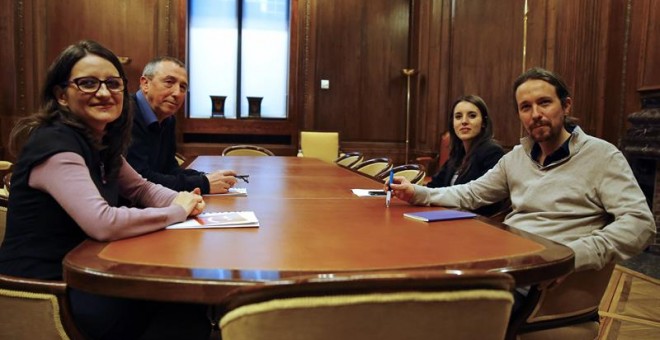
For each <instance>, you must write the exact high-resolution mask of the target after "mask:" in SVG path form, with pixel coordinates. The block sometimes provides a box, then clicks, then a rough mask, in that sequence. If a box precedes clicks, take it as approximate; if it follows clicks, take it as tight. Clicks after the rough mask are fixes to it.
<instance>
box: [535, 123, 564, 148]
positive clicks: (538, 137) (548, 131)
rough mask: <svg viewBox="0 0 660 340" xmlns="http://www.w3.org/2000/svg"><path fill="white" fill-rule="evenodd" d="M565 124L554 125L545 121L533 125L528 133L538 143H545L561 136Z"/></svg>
mask: <svg viewBox="0 0 660 340" xmlns="http://www.w3.org/2000/svg"><path fill="white" fill-rule="evenodd" d="M563 128H564V127H563V126H552V125H550V124H545V123H537V124H534V125H532V126H531V127H530V128H529V129H528V131H527V133H528V134H529V136H530V137H531V138H532V140H533V141H534V142H536V143H543V142H547V141H551V140H554V139H557V138H560V136H561V132H562V129H563Z"/></svg>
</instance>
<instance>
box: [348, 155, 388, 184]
mask: <svg viewBox="0 0 660 340" xmlns="http://www.w3.org/2000/svg"><path fill="white" fill-rule="evenodd" d="M354 169H355V171H357V172H358V173H361V174H363V175H365V176H367V177H371V178H373V179H375V180H377V181H380V178H379V177H378V175H380V174H381V173H382V172H385V171H390V169H392V160H391V159H390V158H388V157H381V158H372V159H368V160H366V161H364V162H362V163H360V165H358V166H356V167H355V168H354Z"/></svg>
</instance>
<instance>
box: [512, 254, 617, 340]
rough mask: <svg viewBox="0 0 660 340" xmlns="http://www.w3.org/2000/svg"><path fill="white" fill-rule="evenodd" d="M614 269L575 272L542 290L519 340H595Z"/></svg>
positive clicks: (609, 265)
mask: <svg viewBox="0 0 660 340" xmlns="http://www.w3.org/2000/svg"><path fill="white" fill-rule="evenodd" d="M614 266H615V264H614V263H610V264H608V265H607V266H605V267H604V268H602V269H600V270H584V271H580V272H575V273H572V274H571V275H569V276H568V277H567V278H566V279H565V280H564V281H563V282H562V283H561V284H559V285H558V286H556V287H553V288H551V289H544V290H541V291H540V296H539V300H538V302H537V303H536V305H535V307H534V309H533V310H532V311H531V313H530V314H529V315H528V316H526V317H525V318H524V321H523V322H522V323H521V325H520V326H518V327H517V329H518V330H517V334H518V338H519V339H525V340H531V339H548V338H554V339H595V338H596V337H597V335H598V323H597V322H596V321H597V320H598V307H599V305H600V301H601V299H602V298H603V294H604V293H605V290H606V289H607V285H608V283H609V281H610V276H611V275H612V271H613V270H614ZM513 321H515V320H512V322H513Z"/></svg>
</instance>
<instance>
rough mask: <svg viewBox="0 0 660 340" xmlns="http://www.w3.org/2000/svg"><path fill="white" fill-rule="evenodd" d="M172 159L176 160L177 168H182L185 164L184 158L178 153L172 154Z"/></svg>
mask: <svg viewBox="0 0 660 340" xmlns="http://www.w3.org/2000/svg"><path fill="white" fill-rule="evenodd" d="M174 158H176V162H177V164H179V166H183V165H184V164H185V163H186V157H185V156H184V155H182V154H180V153H178V152H177V153H175V154H174Z"/></svg>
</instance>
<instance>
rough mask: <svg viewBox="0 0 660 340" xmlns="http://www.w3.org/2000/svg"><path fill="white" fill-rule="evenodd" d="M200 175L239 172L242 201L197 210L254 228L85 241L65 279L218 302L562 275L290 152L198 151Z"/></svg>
mask: <svg viewBox="0 0 660 340" xmlns="http://www.w3.org/2000/svg"><path fill="white" fill-rule="evenodd" d="M190 167H191V168H194V169H198V170H201V171H212V170H214V169H235V170H236V171H237V172H238V173H239V174H249V175H250V177H249V181H250V182H249V184H246V183H243V182H239V183H238V184H237V186H238V187H246V188H247V192H248V196H247V197H221V196H207V197H206V198H205V200H206V202H207V209H206V210H207V211H254V212H255V214H256V216H257V218H258V219H259V222H260V227H259V228H236V229H196V230H190V229H188V230H162V231H158V232H154V233H150V234H147V235H142V236H138V237H134V238H130V239H124V240H119V241H114V242H109V243H103V242H96V241H91V240H89V241H85V242H83V243H82V244H81V245H80V246H78V247H77V248H76V249H74V250H73V251H71V252H70V253H69V254H68V255H67V256H66V258H65V259H64V278H65V281H66V282H67V284H69V285H70V286H71V287H75V288H78V289H81V290H84V291H88V292H92V293H99V294H106V295H110V296H121V297H132V298H143V299H152V300H162V301H181V302H198V303H208V304H213V303H219V302H220V301H221V300H222V298H223V296H225V295H226V294H227V293H228V292H230V291H231V290H233V289H235V288H237V287H238V286H242V285H251V284H258V283H263V282H280V283H281V282H282V281H287V280H295V279H294V278H295V277H301V276H304V277H309V276H316V277H324V276H331V275H335V274H353V273H362V272H379V271H382V272H392V271H415V270H433V269H456V270H464V269H486V270H493V271H504V272H508V273H510V274H511V275H513V277H514V278H515V280H516V284H517V285H518V286H523V285H530V284H535V283H540V282H543V281H548V280H551V279H553V278H556V277H559V276H562V275H564V274H566V273H569V272H570V271H571V270H572V268H573V252H572V251H571V250H570V249H569V248H567V247H565V246H562V245H559V244H557V243H554V242H551V241H548V240H546V239H544V238H541V237H537V236H534V235H531V234H527V233H525V232H522V231H516V230H512V229H509V228H508V227H507V226H505V225H503V224H498V223H496V222H492V221H489V220H488V219H486V218H483V217H478V218H475V219H466V220H455V221H446V222H434V223H425V222H418V221H414V220H410V219H407V218H404V217H403V213H404V212H411V211H422V210H432V209H439V208H438V207H416V206H410V205H408V204H407V203H405V202H402V201H399V200H397V199H392V205H391V206H390V207H389V208H386V207H385V199H384V198H383V197H362V198H360V197H357V196H355V195H353V194H352V192H351V190H350V189H352V188H362V189H382V185H381V184H379V183H377V182H375V181H373V180H371V179H369V178H367V177H364V176H362V175H359V174H357V173H355V172H352V171H351V170H348V169H344V168H342V167H339V166H337V165H334V164H327V163H323V162H321V161H319V160H316V159H310V158H297V157H248V156H239V157H221V156H200V157H198V158H197V159H196V160H195V161H194V162H193V163H192V164H191V166H190Z"/></svg>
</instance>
